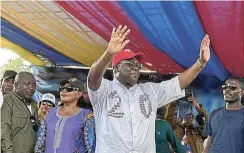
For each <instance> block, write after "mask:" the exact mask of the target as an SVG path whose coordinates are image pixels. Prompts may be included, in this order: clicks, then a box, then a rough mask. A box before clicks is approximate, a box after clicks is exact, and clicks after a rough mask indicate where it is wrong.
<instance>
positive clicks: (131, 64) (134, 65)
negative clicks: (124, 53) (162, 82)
mask: <svg viewBox="0 0 244 153" xmlns="http://www.w3.org/2000/svg"><path fill="white" fill-rule="evenodd" d="M121 63H122V64H129V66H130V68H131V69H134V68H135V67H136V68H137V69H139V70H140V69H141V68H142V64H140V63H136V62H134V61H123V62H121Z"/></svg>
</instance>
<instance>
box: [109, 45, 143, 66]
mask: <svg viewBox="0 0 244 153" xmlns="http://www.w3.org/2000/svg"><path fill="white" fill-rule="evenodd" d="M134 57H137V59H138V61H139V62H140V63H143V60H144V58H145V55H144V54H143V53H134V52H132V51H131V50H129V49H124V50H122V51H121V52H119V53H117V54H115V56H114V58H113V61H112V65H113V67H114V66H116V65H117V64H118V63H119V62H121V61H122V60H126V59H131V58H134Z"/></svg>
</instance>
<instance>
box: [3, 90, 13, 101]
mask: <svg viewBox="0 0 244 153" xmlns="http://www.w3.org/2000/svg"><path fill="white" fill-rule="evenodd" d="M14 97H15V95H14V93H13V92H10V93H8V94H6V95H4V96H3V103H5V104H13V102H14V100H13V98H14Z"/></svg>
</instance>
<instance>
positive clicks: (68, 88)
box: [59, 86, 79, 92]
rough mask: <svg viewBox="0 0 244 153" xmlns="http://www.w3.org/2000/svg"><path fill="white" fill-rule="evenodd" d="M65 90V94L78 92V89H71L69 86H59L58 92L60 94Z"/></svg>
mask: <svg viewBox="0 0 244 153" xmlns="http://www.w3.org/2000/svg"><path fill="white" fill-rule="evenodd" d="M64 90H66V91H67V92H72V91H79V88H75V87H71V86H60V87H59V91H60V92H62V91H64Z"/></svg>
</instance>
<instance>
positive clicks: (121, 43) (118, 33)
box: [107, 25, 130, 55]
mask: <svg viewBox="0 0 244 153" xmlns="http://www.w3.org/2000/svg"><path fill="white" fill-rule="evenodd" d="M129 33H130V29H128V28H127V26H124V27H123V28H122V26H121V25H119V27H118V28H117V29H115V28H113V31H112V35H111V39H110V41H109V43H108V47H107V52H108V53H109V54H110V55H114V54H116V53H118V52H120V51H122V50H123V49H124V47H125V46H126V45H127V44H128V43H129V42H130V41H129V40H125V38H126V36H127V35H128V34H129Z"/></svg>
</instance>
